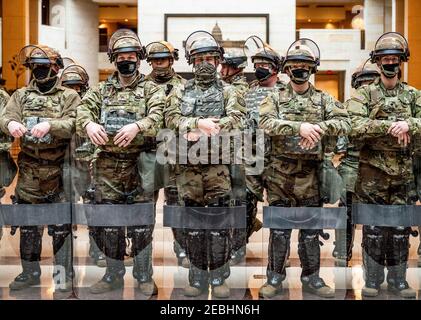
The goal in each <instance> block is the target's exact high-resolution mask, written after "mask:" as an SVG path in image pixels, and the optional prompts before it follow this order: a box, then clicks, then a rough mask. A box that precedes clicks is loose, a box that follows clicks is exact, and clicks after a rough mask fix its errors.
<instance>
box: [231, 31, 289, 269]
mask: <svg viewBox="0 0 421 320" xmlns="http://www.w3.org/2000/svg"><path fill="white" fill-rule="evenodd" d="M249 43H252V44H254V45H255V46H256V44H257V46H256V49H257V50H251V51H250V54H251V61H252V63H253V66H254V69H255V76H256V79H257V80H256V81H253V82H252V83H251V84H250V88H249V90H247V92H246V93H245V94H244V100H245V102H246V107H247V120H246V126H245V131H246V133H249V134H252V135H253V145H252V149H253V153H254V154H256V156H259V151H258V148H256V129H257V128H258V123H259V106H260V103H261V102H262V101H263V99H264V98H266V97H267V96H268V94H269V93H270V92H276V91H277V90H279V89H280V88H284V87H285V83H284V82H282V81H281V80H280V79H279V78H278V73H279V72H280V71H281V67H282V57H281V56H280V55H279V54H278V53H277V52H276V51H275V50H273V49H272V48H270V47H269V46H268V45H267V44H264V43H263V41H262V40H261V39H260V38H258V37H256V36H253V37H250V38H249V39H247V40H246V42H245V47H246V48H247V47H248V46H249V45H248V44H249ZM251 46H252V45H250V47H251ZM265 149H266V150H265V153H266V155H269V151H268V150H269V149H270V141H269V137H266V140H265ZM260 150H262V149H260ZM254 166H255V163H247V162H246V172H247V175H246V187H247V188H246V208H247V229H246V230H245V233H244V232H243V233H242V234H240V233H238V234H237V235H234V241H233V248H232V249H233V250H232V255H231V265H234V264H236V263H238V262H240V261H242V260H243V259H244V258H245V255H246V247H245V245H246V243H248V240H249V238H250V236H251V235H252V233H253V232H257V231H259V230H260V229H261V228H262V223H261V221H260V220H259V219H257V218H256V215H257V203H258V201H263V191H264V189H265V181H264V175H263V172H253V171H254V169H255V168H254ZM249 171H250V172H249Z"/></svg>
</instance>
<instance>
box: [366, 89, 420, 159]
mask: <svg viewBox="0 0 421 320" xmlns="http://www.w3.org/2000/svg"><path fill="white" fill-rule="evenodd" d="M369 89H370V103H369V106H368V110H369V113H370V114H369V118H370V119H372V120H389V121H394V122H395V121H400V120H405V119H408V118H410V117H412V116H413V112H412V103H413V101H414V94H413V93H412V92H411V90H405V89H406V88H405V89H404V90H403V91H400V92H396V95H393V96H385V94H384V93H383V92H382V91H381V89H380V88H379V87H378V86H377V85H376V84H371V85H370V86H369ZM365 145H366V147H367V148H369V149H370V150H378V151H400V150H402V145H400V144H398V140H397V138H394V137H392V136H389V135H388V136H383V137H378V138H367V139H365Z"/></svg>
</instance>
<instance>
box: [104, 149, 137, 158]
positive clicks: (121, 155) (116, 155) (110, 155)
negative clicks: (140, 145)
mask: <svg viewBox="0 0 421 320" xmlns="http://www.w3.org/2000/svg"><path fill="white" fill-rule="evenodd" d="M100 155H103V156H105V157H108V158H115V159H120V160H136V159H137V158H138V157H139V153H137V152H131V153H115V152H107V151H102V152H101V153H100Z"/></svg>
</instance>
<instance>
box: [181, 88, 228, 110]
mask: <svg viewBox="0 0 421 320" xmlns="http://www.w3.org/2000/svg"><path fill="white" fill-rule="evenodd" d="M180 108H181V114H182V115H183V116H187V117H199V116H203V117H206V118H209V117H216V118H222V117H224V116H225V107H224V93H223V86H222V83H221V82H219V81H218V82H215V84H213V85H212V86H210V87H209V88H206V89H205V90H202V89H200V88H198V87H197V86H195V84H194V80H189V81H188V82H187V84H186V85H185V87H184V94H183V97H182V101H181V106H180Z"/></svg>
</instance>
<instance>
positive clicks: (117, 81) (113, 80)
mask: <svg viewBox="0 0 421 320" xmlns="http://www.w3.org/2000/svg"><path fill="white" fill-rule="evenodd" d="M144 80H145V75H144V74H141V73H140V72H139V71H137V75H136V79H135V80H134V81H133V83H132V84H131V85H130V86H127V87H124V86H123V85H122V84H121V83H120V79H119V77H118V71H114V73H113V74H112V75H111V76H110V77H109V78H108V79H107V83H108V84H111V85H112V86H113V87H114V88H116V89H119V90H121V89H134V88H136V87H137V86H138V85H139V83H140V82H142V81H144Z"/></svg>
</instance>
